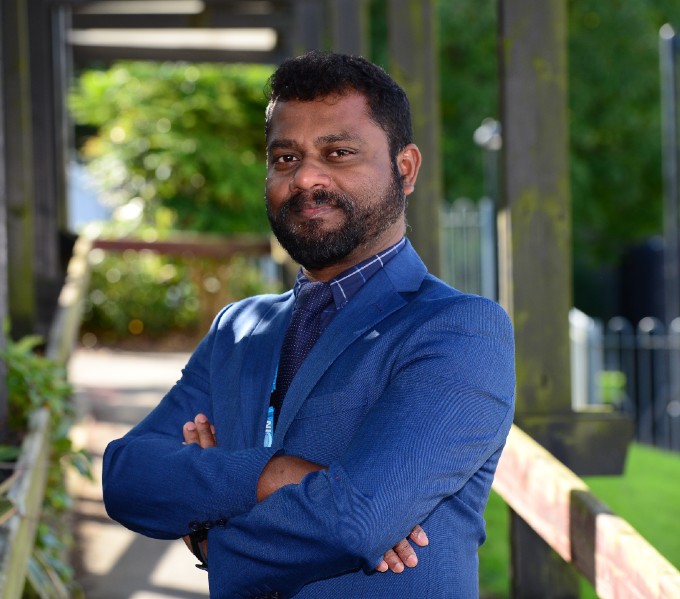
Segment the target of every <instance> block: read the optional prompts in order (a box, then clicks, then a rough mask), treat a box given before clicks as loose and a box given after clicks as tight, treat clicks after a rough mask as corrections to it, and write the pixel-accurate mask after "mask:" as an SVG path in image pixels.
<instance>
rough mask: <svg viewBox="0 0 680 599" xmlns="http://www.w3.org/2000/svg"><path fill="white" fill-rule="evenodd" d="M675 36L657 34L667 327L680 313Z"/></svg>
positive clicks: (664, 32)
mask: <svg viewBox="0 0 680 599" xmlns="http://www.w3.org/2000/svg"><path fill="white" fill-rule="evenodd" d="M679 47H680V41H678V35H677V34H676V33H675V31H674V30H673V28H672V27H671V26H670V25H668V24H666V25H664V26H663V27H661V30H660V31H659V59H660V60H659V62H660V68H661V123H662V125H661V135H662V143H663V183H664V185H663V188H664V303H665V305H664V312H665V314H664V315H665V318H666V324H669V323H670V322H671V321H672V320H673V319H674V318H675V317H677V316H679V315H680V314H679V312H680V280H679V275H680V264H679V260H678V258H679V254H680V242H679V239H678V237H679V235H680V220H679V219H680V214H679V210H678V203H679V202H680V152H679V151H678V134H679V133H680V130H679V129H678V100H679V98H678V66H677V54H678V48H679Z"/></svg>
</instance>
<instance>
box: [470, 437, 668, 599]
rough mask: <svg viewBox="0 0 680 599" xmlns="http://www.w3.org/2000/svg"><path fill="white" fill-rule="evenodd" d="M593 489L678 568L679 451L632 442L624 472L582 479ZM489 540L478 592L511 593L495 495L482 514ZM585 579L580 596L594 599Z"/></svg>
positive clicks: (496, 597) (502, 508) (502, 509)
mask: <svg viewBox="0 0 680 599" xmlns="http://www.w3.org/2000/svg"><path fill="white" fill-rule="evenodd" d="M585 481H586V483H587V484H588V486H589V487H590V488H591V490H592V491H593V493H594V494H595V495H596V496H597V497H598V498H599V499H600V500H601V501H603V502H604V503H606V504H607V505H608V506H609V507H610V508H611V509H612V511H613V512H614V513H615V514H618V515H619V516H621V517H622V518H624V519H625V520H627V521H628V522H629V523H630V524H631V525H632V526H633V527H634V528H635V529H636V530H637V531H638V532H639V533H640V534H641V535H642V536H643V537H645V538H646V539H647V540H648V541H649V542H650V543H651V544H652V545H653V546H654V547H656V548H657V550H658V551H659V552H660V553H661V554H662V555H663V556H664V557H666V559H668V561H670V562H671V563H672V564H673V565H674V566H675V567H676V568H680V454H678V453H671V452H666V451H661V450H658V449H653V448H651V447H647V446H645V445H639V444H633V445H631V447H630V450H629V452H628V459H627V461H626V469H625V472H624V475H623V476H613V477H609V476H597V477H588V478H586V479H585ZM485 517H486V522H487V540H486V543H485V544H484V545H483V546H482V548H481V549H480V551H479V561H480V586H481V594H482V596H483V597H485V598H488V599H492V598H493V599H501V598H504V597H508V596H509V580H510V574H509V550H508V549H509V545H508V508H507V506H506V505H505V503H504V502H503V500H502V499H501V498H500V497H499V496H498V495H496V494H495V493H492V494H491V497H490V499H489V505H488V506H487V509H486V513H485ZM595 596H596V595H595V593H594V591H593V590H592V588H591V587H590V585H589V584H588V583H587V582H585V581H584V583H583V585H582V598H583V599H590V598H593V597H595Z"/></svg>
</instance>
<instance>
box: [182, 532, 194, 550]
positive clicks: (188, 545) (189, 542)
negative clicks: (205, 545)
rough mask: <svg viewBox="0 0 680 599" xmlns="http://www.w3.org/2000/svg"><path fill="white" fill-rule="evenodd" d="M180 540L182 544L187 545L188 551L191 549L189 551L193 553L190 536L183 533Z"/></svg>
mask: <svg viewBox="0 0 680 599" xmlns="http://www.w3.org/2000/svg"><path fill="white" fill-rule="evenodd" d="M182 540H183V541H184V544H185V545H186V546H187V548H188V549H189V551H191V552H192V553H193V552H194V550H193V549H192V547H191V537H190V536H189V535H184V536H183V537H182Z"/></svg>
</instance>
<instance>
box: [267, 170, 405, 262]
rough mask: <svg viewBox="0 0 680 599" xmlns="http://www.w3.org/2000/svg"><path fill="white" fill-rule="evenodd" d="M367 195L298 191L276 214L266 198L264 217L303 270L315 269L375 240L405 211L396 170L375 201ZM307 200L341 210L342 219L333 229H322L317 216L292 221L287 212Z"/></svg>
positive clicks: (341, 258)
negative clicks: (357, 196)
mask: <svg viewBox="0 0 680 599" xmlns="http://www.w3.org/2000/svg"><path fill="white" fill-rule="evenodd" d="M369 196H370V193H366V194H365V195H364V196H363V197H362V198H361V200H358V199H357V198H356V197H354V196H352V195H350V194H344V193H338V192H331V191H326V190H323V189H318V190H315V191H311V192H306V191H302V192H299V193H297V194H295V195H293V196H291V197H290V198H288V199H287V200H286V201H285V202H283V204H281V207H280V209H279V211H278V213H277V214H273V213H272V211H271V209H270V206H269V202H268V201H267V202H266V206H267V217H268V218H269V223H270V225H271V228H272V232H273V233H274V235H275V236H276V238H277V239H278V240H279V243H280V244H281V245H282V246H283V248H284V249H285V250H286V251H287V252H288V254H289V255H290V257H291V258H292V259H293V260H295V261H296V262H297V263H298V264H300V265H302V266H304V267H305V268H306V269H308V270H310V269H311V270H316V269H320V268H324V267H327V266H331V265H333V264H336V263H337V262H339V261H341V260H343V259H344V258H346V257H347V256H348V255H349V254H350V253H351V252H352V251H354V250H355V249H356V248H357V247H359V246H361V245H363V244H365V243H367V242H369V241H371V240H373V239H375V238H376V237H378V236H379V235H380V234H382V233H383V232H384V231H386V230H387V229H388V228H389V227H391V226H392V225H393V224H394V223H395V222H397V220H398V219H399V218H400V217H401V216H402V215H403V214H404V211H405V210H406V195H405V194H404V191H403V188H402V183H401V177H400V175H399V173H398V172H393V173H392V177H391V180H390V184H389V185H388V187H387V189H386V190H385V192H384V194H383V196H382V197H381V198H380V199H379V200H378V201H377V202H376V203H370V201H367V200H368V199H369ZM311 201H313V202H314V203H315V204H316V205H317V206H321V205H327V206H331V207H333V208H337V209H339V210H341V211H342V212H343V213H344V216H345V222H344V223H342V224H341V225H339V226H338V227H336V228H334V229H325V228H324V223H323V219H321V218H319V219H310V220H308V221H305V222H302V223H299V222H295V221H294V220H293V219H292V218H291V214H292V213H294V212H296V211H297V210H298V209H299V208H300V207H301V206H303V205H304V204H305V203H307V202H311Z"/></svg>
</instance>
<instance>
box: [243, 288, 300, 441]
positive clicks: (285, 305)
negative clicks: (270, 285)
mask: <svg viewBox="0 0 680 599" xmlns="http://www.w3.org/2000/svg"><path fill="white" fill-rule="evenodd" d="M294 303H295V298H294V297H293V294H292V293H290V294H289V296H288V297H285V296H284V298H283V300H282V301H278V302H276V303H274V304H273V305H272V306H271V307H270V308H269V310H267V313H266V314H265V315H264V316H263V317H262V318H261V319H260V321H259V322H258V323H257V324H256V325H255V327H254V328H253V330H252V332H251V333H250V335H249V336H248V338H247V343H248V346H247V347H246V349H245V351H244V352H243V355H244V356H245V359H244V360H243V364H242V365H241V376H240V387H239V401H238V402H237V403H238V406H239V410H240V411H241V418H240V419H239V420H240V421H241V423H242V427H243V435H244V437H245V439H246V442H247V445H248V446H251V445H253V444H254V445H255V446H257V445H258V444H261V443H262V439H263V438H264V418H265V417H266V409H265V407H266V406H268V405H269V398H270V395H271V390H272V383H273V381H274V377H275V376H276V367H277V365H278V362H279V355H280V353H281V345H282V344H283V336H284V334H285V331H286V327H287V326H288V323H289V321H290V316H291V313H292V311H293V304H294ZM253 402H254V403H255V404H256V405H253Z"/></svg>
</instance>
